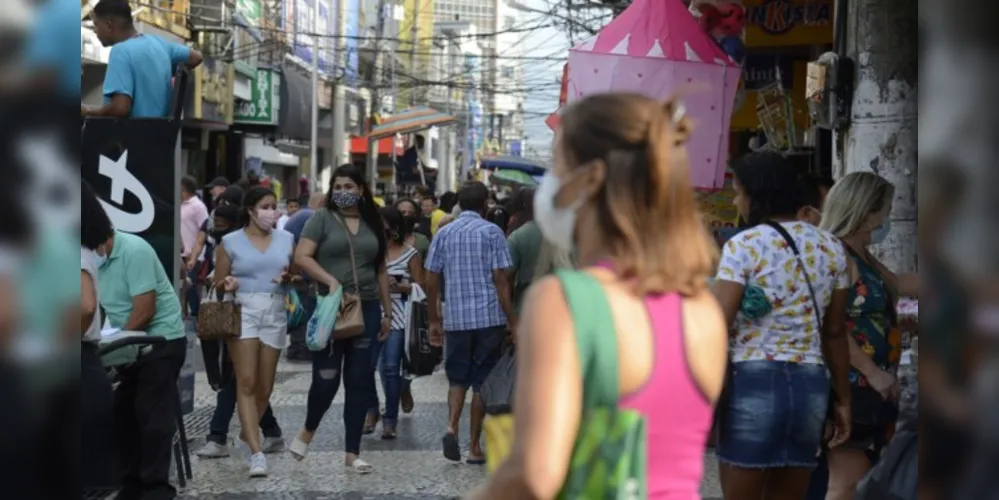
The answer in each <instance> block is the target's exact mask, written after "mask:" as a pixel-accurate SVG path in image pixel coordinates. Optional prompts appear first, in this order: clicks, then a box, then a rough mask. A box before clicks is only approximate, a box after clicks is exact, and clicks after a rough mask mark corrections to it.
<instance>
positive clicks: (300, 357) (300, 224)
mask: <svg viewBox="0 0 999 500" xmlns="http://www.w3.org/2000/svg"><path fill="white" fill-rule="evenodd" d="M324 203H326V195H325V194H323V193H313V195H312V196H311V197H309V204H308V206H306V207H305V208H303V209H301V210H299V211H297V212H295V214H294V215H292V216H291V217H289V218H288V222H286V223H285V224H284V230H285V231H288V232H289V233H291V235H292V236H294V237H295V244H296V245H297V244H298V240H299V238H301V237H302V229H304V228H305V223H306V222H309V219H311V218H312V214H314V213H315V211H316V210H319V209H320V208H321V207H322V206H323V204H324ZM292 286H294V287H295V290H296V291H297V292H298V297H299V299H300V300H301V301H302V308H303V309H304V310H305V317H310V316H312V311H313V310H314V309H315V308H316V294H315V292H314V291H313V289H312V282H311V280H309V277H308V276H306V275H305V274H303V275H302V279H301V280H300V281H295V282H293V283H292ZM305 326H306V325H298V326H297V327H294V328H289V329H288V336H289V337H290V339H291V342H290V343H289V345H288V350H287V351H285V357H286V358H288V360H290V361H311V360H312V352H311V351H309V348H308V347H306V345H305Z"/></svg>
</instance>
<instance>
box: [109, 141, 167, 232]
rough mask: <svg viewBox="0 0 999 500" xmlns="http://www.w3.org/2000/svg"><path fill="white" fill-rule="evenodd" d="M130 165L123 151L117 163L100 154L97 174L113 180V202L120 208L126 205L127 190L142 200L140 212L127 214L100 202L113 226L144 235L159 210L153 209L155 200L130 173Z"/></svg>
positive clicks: (126, 154)
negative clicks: (128, 166)
mask: <svg viewBox="0 0 999 500" xmlns="http://www.w3.org/2000/svg"><path fill="white" fill-rule="evenodd" d="M127 165H128V151H127V150H126V151H124V152H122V153H121V157H119V158H118V159H117V160H112V159H110V158H108V157H107V156H104V155H101V158H100V162H99V164H98V167H97V172H98V173H99V174H101V175H103V176H104V177H107V178H108V179H111V201H113V202H115V203H117V204H118V205H123V204H124V202H125V191H130V192H132V194H134V195H135V196H136V197H138V198H139V212H138V213H133V212H127V211H125V210H122V209H120V208H118V207H116V206H114V205H112V204H110V203H108V202H106V201H104V200H101V206H103V207H104V211H105V212H107V214H108V218H110V219H111V224H112V225H114V227H115V228H116V229H120V230H122V231H125V232H128V233H141V232H143V231H145V230H146V229H149V226H152V225H153V218H154V217H155V215H156V210H155V207H154V206H153V197H152V196H151V195H150V194H149V191H146V187H145V186H143V185H142V183H141V182H139V179H136V178H135V176H134V175H132V173H131V172H129V171H128V168H127Z"/></svg>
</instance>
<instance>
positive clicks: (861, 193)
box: [821, 172, 918, 500]
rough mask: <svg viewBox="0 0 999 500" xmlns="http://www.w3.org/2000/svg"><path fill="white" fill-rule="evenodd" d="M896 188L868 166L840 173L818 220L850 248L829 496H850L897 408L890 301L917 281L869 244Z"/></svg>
mask: <svg viewBox="0 0 999 500" xmlns="http://www.w3.org/2000/svg"><path fill="white" fill-rule="evenodd" d="M893 195H894V188H893V187H892V185H891V183H889V182H888V181H886V180H885V179H883V178H881V177H879V176H878V175H876V174H873V173H869V172H855V173H851V174H849V175H847V176H845V177H843V178H842V179H840V180H839V181H838V182H837V183H836V185H835V186H833V188H832V189H831V190H830V191H829V195H828V197H827V198H826V203H825V206H824V207H823V208H824V209H823V215H822V224H821V227H822V228H823V229H825V230H827V231H829V232H830V233H832V234H833V235H835V236H837V237H838V238H840V239H841V240H842V244H843V245H844V247H845V248H846V250H847V252H848V253H849V255H850V278H849V279H850V283H851V286H850V294H849V297H848V300H847V308H846V325H847V330H848V331H849V333H850V336H851V337H852V339H853V342H851V343H850V365H851V370H850V384H851V386H852V387H853V389H852V391H853V395H852V400H853V411H854V413H853V422H852V434H851V436H850V439H849V440H848V441H847V442H846V443H845V444H844V445H843V446H841V447H838V448H834V449H831V450H829V453H828V459H829V490H828V492H827V495H826V498H827V499H828V500H847V499H852V498H853V496H854V492H855V491H856V486H857V483H858V482H859V481H860V480H861V479H862V478H863V476H864V475H865V474H866V473H867V471H868V470H870V468H871V466H872V465H873V464H872V462H873V460H874V459H875V458H876V457H877V455H878V453H879V452H880V450H881V448H882V447H883V446H884V445H885V444H887V442H888V439H889V437H890V435H891V432H892V429H893V427H894V422H895V418H896V414H897V406H896V405H897V401H898V395H899V385H898V382H897V381H896V379H895V371H896V369H897V368H898V363H899V359H900V357H901V347H902V335H901V331H900V330H899V328H898V321H897V318H896V314H895V304H896V301H897V299H898V296H899V294H900V293H902V294H906V295H911V294H912V293H913V292H915V289H916V288H917V286H918V280H917V279H915V278H914V277H912V276H896V275H895V274H893V273H892V272H891V271H888V270H887V269H886V268H885V267H884V265H882V264H881V263H880V262H878V260H877V259H876V258H874V257H873V256H872V255H871V254H870V252H868V251H867V247H868V246H870V245H878V244H880V243H882V242H883V241H884V239H885V237H886V236H887V235H888V233H889V231H890V227H891V223H890V219H888V213H889V211H890V210H891V201H892V196H893Z"/></svg>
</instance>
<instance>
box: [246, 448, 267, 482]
mask: <svg viewBox="0 0 999 500" xmlns="http://www.w3.org/2000/svg"><path fill="white" fill-rule="evenodd" d="M266 475H267V457H266V456H264V454H263V453H257V454H255V455H253V456H251V457H250V477H264V476H266Z"/></svg>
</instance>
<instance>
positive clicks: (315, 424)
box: [305, 300, 382, 455]
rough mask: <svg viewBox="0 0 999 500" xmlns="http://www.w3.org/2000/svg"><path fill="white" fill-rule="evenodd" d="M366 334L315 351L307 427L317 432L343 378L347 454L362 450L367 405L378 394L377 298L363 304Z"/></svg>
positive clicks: (378, 326) (379, 311) (310, 430)
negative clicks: (373, 355) (374, 368)
mask: <svg viewBox="0 0 999 500" xmlns="http://www.w3.org/2000/svg"><path fill="white" fill-rule="evenodd" d="M361 310H362V313H363V315H364V333H363V334H361V335H358V336H357V337H354V338H350V339H345V340H335V341H333V345H332V347H331V348H330V349H325V350H322V351H315V352H313V353H312V385H311V386H310V387H309V399H308V402H307V407H306V411H305V430H306V431H309V432H315V430H316V429H318V428H319V422H320V421H321V420H322V418H323V415H325V414H326V411H327V410H329V408H330V405H331V404H332V403H333V399H334V398H335V397H336V393H337V391H338V390H339V389H340V379H341V378H343V386H344V390H345V391H347V392H346V397H345V398H344V400H345V401H344V405H343V426H344V429H345V432H346V438H345V442H346V446H345V450H344V451H346V452H347V453H353V454H355V455H359V454H360V452H361V432H362V431H363V429H364V417H365V415H366V414H367V412H368V405H369V404H370V402H371V400H372V398H374V397H376V396H374V394H375V374H374V372H373V371H372V370H371V349H372V348H373V347H374V346H375V344H376V342H377V341H378V330H379V328H381V319H382V306H381V304H380V303H379V302H378V301H377V300H366V301H363V302H362V303H361Z"/></svg>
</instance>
